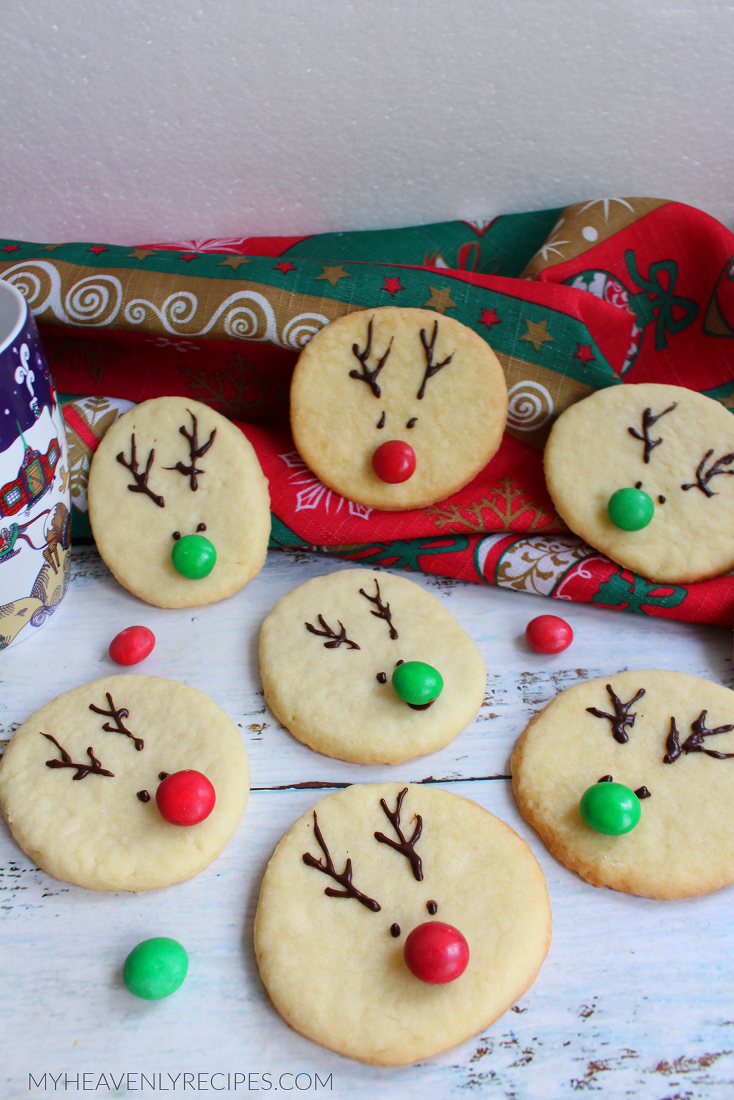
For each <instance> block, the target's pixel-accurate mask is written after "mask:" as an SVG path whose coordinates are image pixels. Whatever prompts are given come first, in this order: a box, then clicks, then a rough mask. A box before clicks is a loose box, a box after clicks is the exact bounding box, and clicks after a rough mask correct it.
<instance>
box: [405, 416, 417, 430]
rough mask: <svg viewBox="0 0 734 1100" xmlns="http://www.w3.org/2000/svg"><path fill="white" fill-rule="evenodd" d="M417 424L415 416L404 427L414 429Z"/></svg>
mask: <svg viewBox="0 0 734 1100" xmlns="http://www.w3.org/2000/svg"><path fill="white" fill-rule="evenodd" d="M417 423H418V417H417V416H412V417H411V418H410V420H409V421H408V423H407V424H406V425H405V427H406V428H414V427H415V426H416V424H417Z"/></svg>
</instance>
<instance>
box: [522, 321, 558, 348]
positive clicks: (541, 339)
mask: <svg viewBox="0 0 734 1100" xmlns="http://www.w3.org/2000/svg"><path fill="white" fill-rule="evenodd" d="M525 324H526V325H527V326H528V331H527V332H526V333H525V335H524V336H521V337H520V339H521V340H528V341H529V342H530V343H531V344H532V345H533V347H534V348H535V350H536V351H540V349H541V348H542V346H543V344H545V343H547V342H548V341H550V342H551V343H552V342H553V337H552V336H549V335H548V331H547V330H548V322H547V321H540V322H538V323H537V324H536V323H535V321H529V320H528V319H527V317H526V318H525Z"/></svg>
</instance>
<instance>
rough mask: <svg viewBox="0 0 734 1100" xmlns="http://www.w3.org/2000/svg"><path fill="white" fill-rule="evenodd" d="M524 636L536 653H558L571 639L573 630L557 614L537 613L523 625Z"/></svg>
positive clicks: (567, 645) (566, 646) (568, 644)
mask: <svg viewBox="0 0 734 1100" xmlns="http://www.w3.org/2000/svg"><path fill="white" fill-rule="evenodd" d="M525 638H526V639H527V643H528V645H529V646H530V648H531V649H534V650H535V652H536V653H560V652H561V651H562V650H564V649H568V647H569V646H570V644H571V642H572V641H573V630H571V627H570V626H569V625H568V623H567V622H566V621H565V620H564V619H559V618H558V616H557V615H538V617H537V618H536V619H531V620H530V622H529V623H528V625H527V626H526V627H525Z"/></svg>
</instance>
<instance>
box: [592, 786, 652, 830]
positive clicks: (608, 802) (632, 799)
mask: <svg viewBox="0 0 734 1100" xmlns="http://www.w3.org/2000/svg"><path fill="white" fill-rule="evenodd" d="M579 809H580V810H581V816H582V817H583V819H584V821H585V822H586V824H587V825H590V826H591V828H592V829H596V831H597V833H606V834H607V836H621V835H622V834H623V833H629V832H631V831H632V829H634V827H635V825H636V824H637V822H638V821H639V820H640V800H639V798H638V797H637V795H636V794H635V792H634V791H632V790H630V788H629V787H625V785H624V783H595V784H594V786H593V787H589V789H588V790H587V791H584V793H583V796H582V798H581V802H580V804H579Z"/></svg>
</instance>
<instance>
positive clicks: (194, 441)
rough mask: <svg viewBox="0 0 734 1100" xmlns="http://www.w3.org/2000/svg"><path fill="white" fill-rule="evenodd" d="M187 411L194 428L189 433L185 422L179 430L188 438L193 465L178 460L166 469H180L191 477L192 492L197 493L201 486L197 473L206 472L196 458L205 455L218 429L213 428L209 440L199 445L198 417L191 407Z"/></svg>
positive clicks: (186, 475) (180, 471)
mask: <svg viewBox="0 0 734 1100" xmlns="http://www.w3.org/2000/svg"><path fill="white" fill-rule="evenodd" d="M186 412H187V413H188V414H189V416H190V417H191V419H192V421H193V427H192V430H191V434H189V433H188V432H187V431H186V427H185V425H184V424H182V425H181V427H180V428H179V429H178V430H179V431H180V433H181V435H183V436H185V437H186V439H188V441H189V459H190V461H191V465H190V466H184V464H183V462H177V463H176V465H175V466H166V469H167V470H178V472H179V473H180V474H183V475H184V477H188V478H190V479H191V481H190V482H189V484H190V486H191V490H192V492H194V493H195V492H196V490H197V489H198V488H199V485H198V482H197V480H196V475H197V474H203V473H204V472H205V471H204V470H197V468H196V460H197V458H201V457H202V455H205V454H206V452H207V451H208V450H209V448H210V447H211V445H212V443H213V442H214V436H215V435H216V434H217V429H216V428H214V429H213V430H212V434H211V435H210V436H209V439H208V440H207V442H206V443H203V444H202V445H201V447H200V446H199V426H198V424H197V422H196V417H195V416H194V414H193V413H192V411H191V409H187V410H186Z"/></svg>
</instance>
